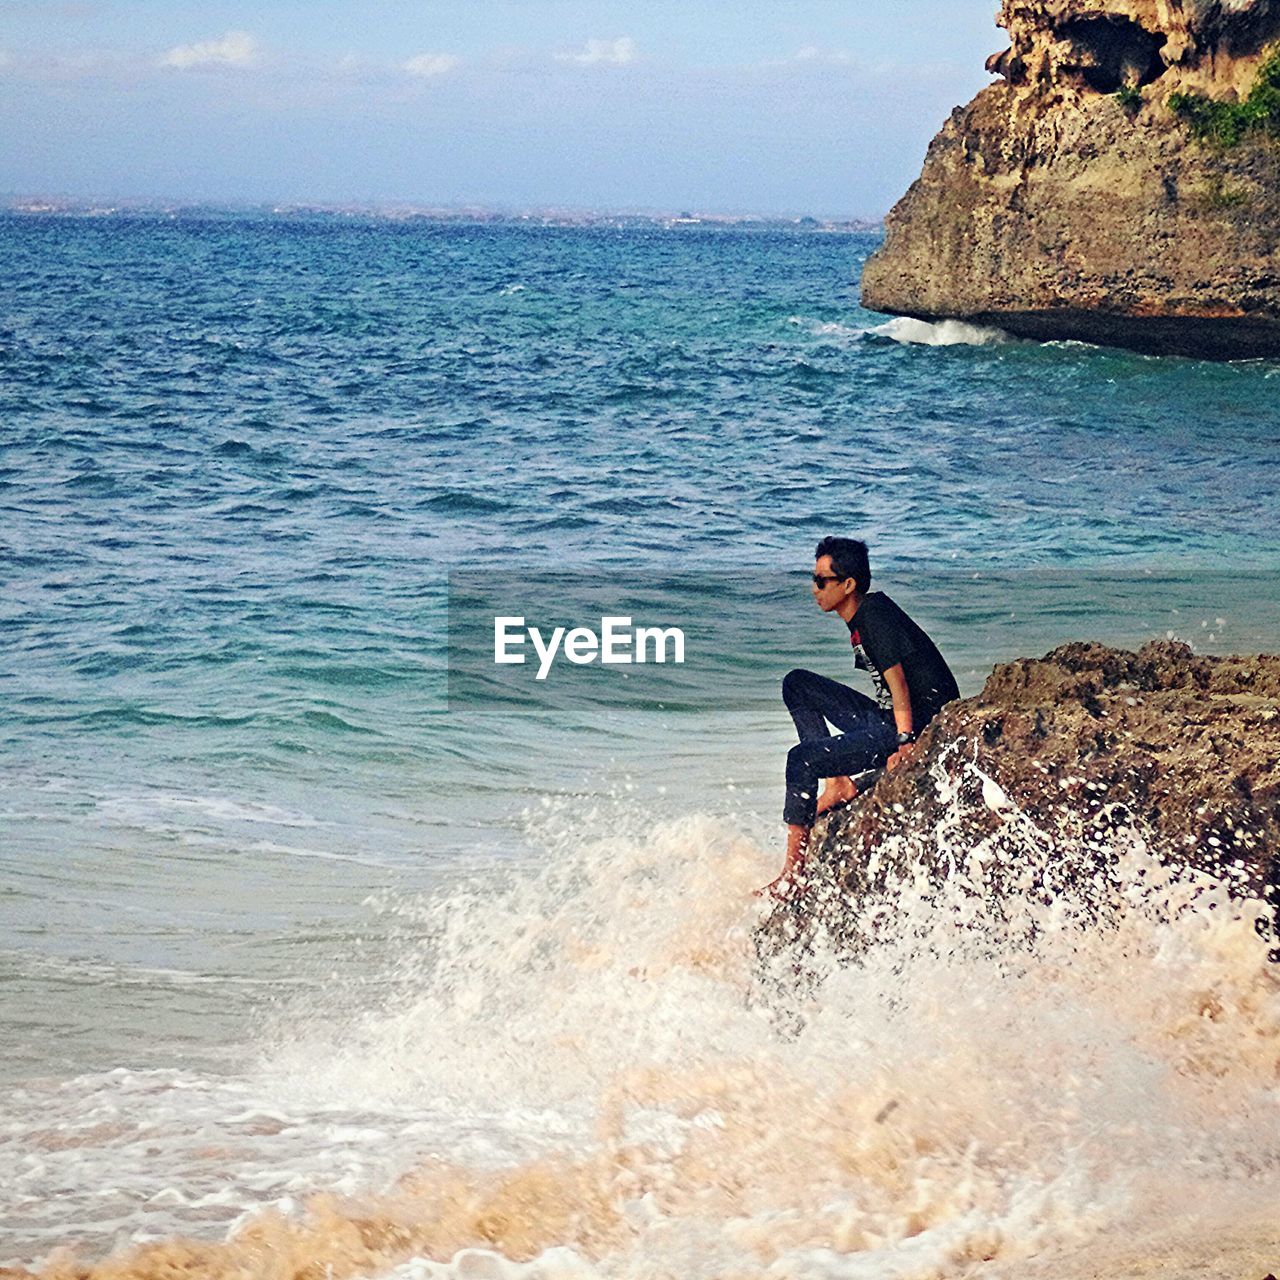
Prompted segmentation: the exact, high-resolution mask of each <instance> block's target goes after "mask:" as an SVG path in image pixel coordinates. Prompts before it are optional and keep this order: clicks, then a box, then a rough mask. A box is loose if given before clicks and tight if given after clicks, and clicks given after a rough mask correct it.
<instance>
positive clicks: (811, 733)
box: [782, 671, 898, 827]
mask: <svg viewBox="0 0 1280 1280" xmlns="http://www.w3.org/2000/svg"><path fill="white" fill-rule="evenodd" d="M782 701H783V702H784V703H786V706H787V710H788V711H789V712H791V719H792V720H794V721H795V726H796V732H797V733H798V734H799V735H800V741H799V742H798V743H797V744H796V745H795V746H794V747H792V748H791V750H790V752H788V754H787V802H786V805H785V806H784V808H783V810H782V820H783V822H786V823H788V824H790V825H792V826H802V827H811V826H812V825H813V820H814V817H815V815H816V813H817V808H818V780H819V779H820V778H835V777H840V776H843V775H845V774H854V773H861V772H863V770H865V769H876V768H879V767H880V766H881V765H883V764H884V762H885V761H886V760H887V759H888V758H889V757H890V756H891V755H893V753H894V752H895V751H896V750H897V749H898V730H897V726H896V725H895V724H894V721H893V716H892V714H891V713H890V712H888V711H882V710H881V709H880V708H879V707H878V706H877V705H876V703H875V702H874V701H873V700H872V699H871V698H868V697H867V695H866V694H865V693H859V692H858V691H857V690H856V689H850V688H849V687H848V685H843V684H841V683H840V682H839V681H837V680H828V679H827V677H826V676H820V675H818V674H817V673H816V672H813V671H790V672H788V673H787V675H786V677H785V678H784V679H783V681H782ZM828 722H830V723H831V724H833V725H835V727H836V728H837V729H839V730H840V732H839V733H838V734H832V732H831V731H830V729H828V727H827V724H828Z"/></svg>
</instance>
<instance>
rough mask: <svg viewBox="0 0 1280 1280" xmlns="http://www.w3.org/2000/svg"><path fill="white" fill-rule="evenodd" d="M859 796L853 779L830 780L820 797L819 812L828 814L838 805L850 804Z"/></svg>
mask: <svg viewBox="0 0 1280 1280" xmlns="http://www.w3.org/2000/svg"><path fill="white" fill-rule="evenodd" d="M857 794H858V788H857V787H855V786H854V785H853V779H852V778H828V779H827V785H826V786H825V787H823V788H822V794H821V795H820V796H819V797H818V812H819V813H826V812H827V810H828V809H834V808H835V807H836V805H839V804H848V803H849V801H850V800H852V799H854V797H855V796H857Z"/></svg>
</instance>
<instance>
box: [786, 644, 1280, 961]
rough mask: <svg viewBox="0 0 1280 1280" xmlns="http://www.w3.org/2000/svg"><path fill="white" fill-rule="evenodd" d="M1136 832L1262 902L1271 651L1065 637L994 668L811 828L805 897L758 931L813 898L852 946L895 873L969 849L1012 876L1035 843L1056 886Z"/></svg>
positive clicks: (1269, 878) (1279, 880) (1279, 701)
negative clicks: (867, 784) (907, 753)
mask: <svg viewBox="0 0 1280 1280" xmlns="http://www.w3.org/2000/svg"><path fill="white" fill-rule="evenodd" d="M1135 838H1136V839H1139V840H1141V841H1142V842H1143V844H1144V845H1145V847H1146V848H1147V849H1148V850H1149V852H1150V853H1151V854H1153V855H1154V856H1155V857H1157V858H1159V859H1161V860H1162V861H1164V862H1165V863H1166V864H1168V865H1170V866H1172V867H1174V868H1187V867H1193V868H1196V869H1197V870H1199V871H1202V872H1208V873H1210V874H1211V875H1212V876H1213V877H1215V878H1217V879H1221V880H1224V881H1226V882H1227V883H1228V884H1229V885H1230V887H1231V889H1232V891H1233V892H1234V893H1236V894H1238V895H1241V896H1256V897H1272V898H1273V900H1274V895H1275V894H1276V893H1277V891H1280V655H1272V656H1267V655H1263V656H1256V657H1206V656H1203V655H1197V654H1195V653H1193V652H1192V651H1191V649H1190V648H1189V647H1188V646H1187V645H1185V644H1181V643H1177V642H1173V641H1160V642H1153V643H1151V644H1148V645H1145V646H1144V647H1143V648H1142V649H1140V650H1139V651H1138V652H1137V653H1130V652H1127V651H1125V650H1120V649H1111V648H1107V647H1106V646H1104V645H1100V644H1082V643H1076V644H1067V645H1063V646H1062V647H1061V648H1058V649H1055V650H1053V652H1051V653H1049V654H1047V655H1046V656H1045V657H1044V658H1041V659H1038V660H1032V659H1021V660H1019V661H1016V662H1011V663H1008V664H1005V665H1003V666H999V667H997V668H996V669H995V670H994V671H993V672H992V674H991V676H990V677H989V678H988V680H987V682H986V685H985V687H984V688H983V690H982V692H981V693H980V694H979V695H978V696H977V697H974V698H967V699H964V700H962V701H959V702H954V703H951V704H950V705H949V706H947V707H945V708H944V709H943V711H942V712H941V714H940V715H938V717H937V718H936V719H935V720H934V721H933V722H932V723H931V724H930V725H929V727H928V728H927V729H926V730H925V732H924V733H923V734H922V735H921V738H920V742H919V745H918V746H917V748H916V752H915V754H914V756H913V757H912V759H911V760H910V761H909V762H908V763H907V764H906V765H904V766H902V767H901V768H899V769H897V770H895V772H894V773H892V774H890V775H888V776H887V777H886V778H885V779H884V780H883V781H882V782H881V783H880V784H879V785H878V786H876V787H875V788H874V790H872V791H871V792H870V793H869V794H868V795H866V796H865V797H863V798H861V799H859V800H857V801H855V802H854V803H853V804H852V805H851V806H849V808H847V809H845V810H842V811H841V812H839V813H837V814H836V815H834V816H833V817H832V818H831V819H830V820H828V822H827V823H826V824H825V826H823V825H819V826H818V827H816V828H815V831H814V843H813V850H812V855H811V859H812V863H813V864H814V865H815V866H816V868H817V872H816V874H815V881H816V883H815V885H814V888H813V890H812V895H811V898H810V899H807V900H804V901H801V902H799V903H796V904H792V905H791V906H790V907H788V906H784V907H781V908H779V909H778V910H777V911H775V912H774V914H773V916H772V917H771V918H770V920H769V921H767V922H766V923H765V925H764V926H763V932H762V935H761V939H762V945H763V946H764V948H765V949H766V950H771V949H774V944H776V943H777V942H779V941H782V940H785V939H787V938H788V937H789V936H792V935H794V933H795V926H796V920H797V916H799V917H805V916H806V915H807V914H809V913H811V912H812V911H814V910H815V909H816V910H820V911H821V912H825V920H824V922H825V923H826V924H827V925H829V926H831V927H832V929H833V931H834V932H835V933H836V934H837V936H839V937H842V938H843V939H844V940H845V941H846V942H848V941H850V940H852V941H853V942H854V943H857V942H859V941H861V940H862V939H860V938H859V937H858V936H857V930H856V928H854V927H851V925H852V922H854V921H856V919H857V917H858V915H859V912H860V909H861V906H862V904H864V903H865V902H866V901H867V900H868V899H872V898H875V897H876V896H877V895H881V894H883V893H884V892H885V891H886V889H887V887H888V886H889V885H890V884H891V882H892V881H893V880H894V878H895V877H900V876H902V875H904V874H908V873H910V872H911V871H912V870H913V869H914V867H915V866H918V865H924V866H925V867H926V868H927V869H928V871H929V872H930V873H931V874H932V875H933V876H935V878H938V879H941V878H945V877H946V876H948V875H950V874H952V873H954V871H955V870H956V869H957V868H958V867H963V864H964V861H965V859H966V858H967V857H968V856H969V854H970V852H971V851H972V850H974V849H976V848H978V847H979V846H984V845H985V846H986V847H987V848H988V850H990V851H992V852H993V853H994V854H995V858H994V861H995V862H997V863H999V862H1001V861H1003V862H1005V863H1006V864H1007V869H1008V870H1010V872H1011V873H1012V871H1013V869H1015V868H1016V867H1025V866H1026V865H1027V864H1028V860H1029V859H1032V858H1034V857H1040V858H1041V859H1042V866H1041V868H1040V870H1039V871H1038V872H1037V876H1038V878H1037V880H1036V890H1037V892H1040V891H1043V892H1044V893H1047V894H1053V893H1055V892H1057V891H1059V890H1060V889H1062V888H1063V887H1067V886H1070V885H1071V884H1072V883H1073V882H1076V881H1078V880H1080V879H1081V878H1088V877H1092V876H1094V875H1095V874H1096V873H1097V871H1098V870H1099V869H1104V870H1105V869H1106V868H1108V867H1109V866H1110V865H1112V863H1113V862H1114V858H1115V853H1116V849H1117V847H1118V846H1119V845H1121V844H1124V843H1126V842H1130V843H1131V842H1132V841H1133V840H1134V839H1135ZM1032 846H1035V848H1032ZM1001 874H1002V872H1001V869H1000V868H999V867H998V866H997V867H996V868H995V869H994V874H993V875H990V876H989V877H988V879H987V882H986V883H987V886H988V887H989V888H991V889H992V891H997V892H998V891H999V889H1000V885H1001ZM1024 888H1025V886H1024ZM815 904H817V905H816V906H815ZM1264 931H1266V930H1264Z"/></svg>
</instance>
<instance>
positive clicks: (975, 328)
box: [864, 316, 1014, 347]
mask: <svg viewBox="0 0 1280 1280" xmlns="http://www.w3.org/2000/svg"><path fill="white" fill-rule="evenodd" d="M864 332H866V333H868V334H872V335H874V336H875V337H878V338H891V339H892V340H893V341H894V342H901V343H908V344H914V345H920V346H926V347H959V346H964V347H989V346H993V345H995V344H998V343H1004V342H1012V341H1014V339H1013V337H1012V336H1011V335H1009V334H1008V333H1006V332H1005V331H1004V330H1003V329H996V328H992V327H990V326H988V325H979V324H969V323H968V322H967V321H964V320H936V321H934V320H916V319H913V318H912V317H910V316H895V317H894V318H893V319H892V320H886V321H885V322H884V324H878V325H874V326H873V327H872V328H870V329H867V330H865V331H864Z"/></svg>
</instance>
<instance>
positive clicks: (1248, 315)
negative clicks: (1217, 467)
mask: <svg viewBox="0 0 1280 1280" xmlns="http://www.w3.org/2000/svg"><path fill="white" fill-rule="evenodd" d="M998 21H999V24H1000V25H1001V26H1003V27H1004V28H1005V29H1006V30H1007V32H1008V35H1009V40H1010V46H1009V48H1008V49H1006V50H1005V51H1004V52H1002V53H999V54H996V55H993V56H992V57H991V58H990V59H989V60H988V63H987V67H988V70H989V71H991V72H993V73H994V74H996V75H998V76H999V77H1000V79H999V80H998V81H997V82H996V83H993V84H992V85H990V86H988V87H987V88H986V89H984V90H983V91H982V92H981V93H979V94H978V96H977V97H976V98H975V99H974V100H973V101H972V102H971V103H969V105H968V106H965V107H961V108H957V110H956V111H955V112H953V113H952V116H951V118H950V119H949V120H948V121H947V123H946V125H944V127H943V129H942V131H941V133H939V134H938V136H937V137H936V138H935V139H934V140H933V142H932V144H931V145H930V147H929V151H928V155H927V156H926V159H925V163H924V169H923V172H922V173H921V175H920V177H919V178H918V179H917V181H916V182H915V183H914V184H913V186H912V187H911V189H910V190H909V191H908V192H907V194H906V195H905V196H904V197H903V199H902V200H901V201H900V202H899V204H898V205H897V207H896V208H895V209H894V210H893V212H892V213H891V214H890V216H889V218H888V219H887V221H886V239H885V243H884V245H883V247H882V248H881V249H880V250H879V252H878V253H877V254H876V255H875V256H874V257H873V258H872V259H871V260H870V261H869V262H868V263H867V265H866V268H865V271H864V274H863V281H862V298H863V303H864V305H865V306H867V307H870V308H871V309H873V310H877V311H886V312H892V313H896V314H902V315H911V316H918V317H922V318H926V319H939V318H943V317H958V318H963V319H967V320H971V321H975V322H978V323H984V324H994V325H998V326H1000V327H1001V328H1004V329H1006V330H1009V331H1010V332H1013V333H1015V334H1018V335H1021V336H1024V337H1030V338H1038V339H1051V338H1077V339H1082V340H1085V341H1091V342H1100V343H1106V344H1113V345H1119V346H1126V347H1131V348H1134V349H1137V350H1142V351H1150V352H1156V353H1177V354H1185V355H1196V356H1206V357H1211V358H1221V359H1231V358H1242V357H1251V356H1260V355H1276V354H1280V255H1278V244H1277V241H1278V237H1280V143H1278V142H1277V135H1278V134H1280V63H1278V62H1277V61H1276V59H1275V56H1274V55H1275V42H1276V41H1277V39H1280V0H1003V5H1002V8H1001V11H1000V14H999V17H998Z"/></svg>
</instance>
